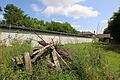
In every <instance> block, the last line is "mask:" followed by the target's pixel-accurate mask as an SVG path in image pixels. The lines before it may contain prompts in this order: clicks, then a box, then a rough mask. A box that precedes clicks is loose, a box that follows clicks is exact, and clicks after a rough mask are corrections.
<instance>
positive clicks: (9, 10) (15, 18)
mask: <svg viewBox="0 0 120 80" xmlns="http://www.w3.org/2000/svg"><path fill="white" fill-rule="evenodd" d="M4 11H5V14H4V18H5V19H6V23H7V24H12V25H21V24H22V23H21V21H20V20H22V19H23V17H24V11H22V10H21V9H20V8H18V7H16V6H14V5H13V4H8V5H7V6H6V7H5V8H4Z"/></svg>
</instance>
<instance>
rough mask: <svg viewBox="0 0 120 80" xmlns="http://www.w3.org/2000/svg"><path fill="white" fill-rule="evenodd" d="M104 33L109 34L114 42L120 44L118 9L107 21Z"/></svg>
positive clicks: (119, 12) (119, 16)
mask: <svg viewBox="0 0 120 80" xmlns="http://www.w3.org/2000/svg"><path fill="white" fill-rule="evenodd" d="M104 33H110V34H111V35H112V37H113V38H114V40H115V41H116V42H120V8H119V10H118V11H117V12H115V13H114V14H113V16H112V17H111V18H110V20H109V21H108V28H106V29H105V31H104Z"/></svg>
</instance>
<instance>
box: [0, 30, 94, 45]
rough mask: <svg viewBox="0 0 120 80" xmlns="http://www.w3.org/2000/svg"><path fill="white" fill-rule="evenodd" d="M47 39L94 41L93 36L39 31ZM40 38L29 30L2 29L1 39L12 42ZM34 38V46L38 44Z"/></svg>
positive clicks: (63, 42)
mask: <svg viewBox="0 0 120 80" xmlns="http://www.w3.org/2000/svg"><path fill="white" fill-rule="evenodd" d="M38 34H39V36H41V37H42V38H43V39H44V40H45V41H47V42H51V41H52V39H53V40H54V41H57V42H60V43H61V44H68V43H72V44H74V43H83V42H92V41H93V38H85V37H76V36H67V35H59V34H48V33H42V32H39V33H38ZM31 39H34V40H40V38H39V37H38V36H37V35H35V34H34V33H33V32H29V31H18V30H8V29H0V41H2V42H4V43H6V44H10V42H12V41H13V40H20V41H24V40H31ZM34 40H31V43H32V45H33V46H37V45H38V43H37V42H36V41H34Z"/></svg>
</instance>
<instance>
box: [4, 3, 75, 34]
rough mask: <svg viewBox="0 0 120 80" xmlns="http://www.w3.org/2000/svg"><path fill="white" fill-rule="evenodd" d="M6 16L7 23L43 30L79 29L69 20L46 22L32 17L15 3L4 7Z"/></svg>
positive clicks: (71, 30)
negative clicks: (68, 21)
mask: <svg viewBox="0 0 120 80" xmlns="http://www.w3.org/2000/svg"><path fill="white" fill-rule="evenodd" d="M4 11H5V13H4V18H5V23H6V24H11V25H18V26H24V27H33V28H37V29H41V30H50V31H58V32H66V33H77V31H76V30H75V29H74V28H73V27H72V26H71V25H70V24H69V23H67V22H65V23H60V22H54V21H51V22H45V21H44V20H38V19H37V18H31V17H30V16H28V15H27V14H25V13H24V11H23V10H22V9H21V8H18V7H16V6H15V5H13V4H8V5H6V7H5V8H4Z"/></svg>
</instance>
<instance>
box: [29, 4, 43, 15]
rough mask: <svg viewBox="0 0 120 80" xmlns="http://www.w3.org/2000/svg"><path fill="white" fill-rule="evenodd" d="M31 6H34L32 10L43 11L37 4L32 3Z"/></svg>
mask: <svg viewBox="0 0 120 80" xmlns="http://www.w3.org/2000/svg"><path fill="white" fill-rule="evenodd" d="M31 7H32V10H33V11H35V12H37V13H40V12H41V11H42V9H40V8H39V6H38V5H37V4H32V5H31Z"/></svg>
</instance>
